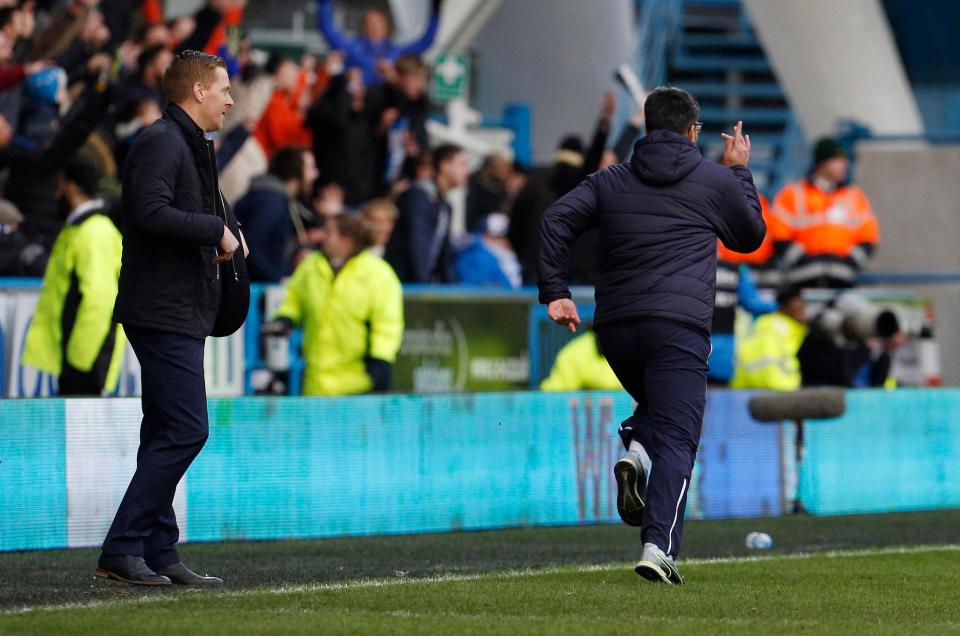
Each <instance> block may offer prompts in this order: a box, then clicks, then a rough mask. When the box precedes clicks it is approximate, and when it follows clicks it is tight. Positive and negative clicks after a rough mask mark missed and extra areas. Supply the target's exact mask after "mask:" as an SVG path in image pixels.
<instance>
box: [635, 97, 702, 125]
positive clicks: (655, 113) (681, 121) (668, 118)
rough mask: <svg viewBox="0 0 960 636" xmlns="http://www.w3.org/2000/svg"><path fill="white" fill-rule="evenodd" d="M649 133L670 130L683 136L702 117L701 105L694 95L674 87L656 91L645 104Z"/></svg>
mask: <svg viewBox="0 0 960 636" xmlns="http://www.w3.org/2000/svg"><path fill="white" fill-rule="evenodd" d="M643 113H644V116H645V118H646V123H647V132H653V131H654V130H670V131H672V132H675V133H679V134H681V135H683V134H685V133H686V132H687V129H688V128H690V126H692V125H693V124H695V123H697V118H699V117H700V104H698V103H697V100H696V99H694V98H693V95H691V94H690V93H688V92H687V91H685V90H683V89H682V88H675V87H673V86H660V87H658V88H657V89H655V90H654V91H653V92H652V93H650V95H649V96H647V101H646V102H645V103H644V104H643Z"/></svg>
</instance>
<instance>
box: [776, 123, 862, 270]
mask: <svg viewBox="0 0 960 636" xmlns="http://www.w3.org/2000/svg"><path fill="white" fill-rule="evenodd" d="M849 170H850V161H849V160H848V159H847V152H846V150H845V149H844V148H843V146H841V145H840V144H839V143H837V141H836V140H835V139H830V138H826V137H825V138H823V139H821V140H820V141H818V142H817V144H816V146H815V147H814V151H813V168H812V170H811V171H810V174H809V175H808V176H807V177H806V178H803V179H800V180H799V181H796V182H794V183H790V184H788V185H786V186H784V188H783V189H782V190H780V192H779V193H778V194H777V196H776V198H775V199H774V202H773V215H772V216H773V219H774V220H775V222H774V223H773V224H772V225H771V227H770V234H771V235H772V237H773V240H774V246H775V248H776V250H777V253H778V255H779V256H780V258H781V259H782V261H783V263H784V265H785V266H786V267H787V268H788V271H787V281H788V282H789V283H790V284H791V285H796V286H801V287H831V288H844V287H851V286H853V285H854V284H856V281H857V275H858V274H859V273H860V271H861V270H862V269H863V268H864V266H866V264H867V261H868V260H869V259H870V257H871V255H872V254H873V251H874V249H875V248H876V245H877V242H878V240H879V229H878V226H877V219H876V218H875V217H874V216H873V211H872V210H871V208H870V201H868V200H867V196H866V195H865V194H864V193H863V190H861V189H860V188H858V187H857V186H855V185H852V184H850V183H849V180H848V177H849V174H848V173H849Z"/></svg>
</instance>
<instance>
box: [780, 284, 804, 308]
mask: <svg viewBox="0 0 960 636" xmlns="http://www.w3.org/2000/svg"><path fill="white" fill-rule="evenodd" d="M795 298H801V299H802V298H803V294H802V292H801V290H800V288H799V287H793V286H792V285H791V286H788V287H784V288H782V289H780V290H779V291H777V306H778V307H781V308H783V307H785V306H786V305H787V303H789V302H790V301H791V300H794V299H795Z"/></svg>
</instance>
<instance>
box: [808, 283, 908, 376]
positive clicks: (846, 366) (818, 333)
mask: <svg viewBox="0 0 960 636" xmlns="http://www.w3.org/2000/svg"><path fill="white" fill-rule="evenodd" d="M809 325H810V328H809V331H808V332H807V334H806V337H805V338H804V339H803V344H802V345H800V348H799V351H798V352H797V357H798V358H799V360H800V373H801V375H802V376H803V386H846V387H851V388H852V387H860V388H865V387H887V388H894V387H895V386H896V379H895V378H894V377H893V376H891V375H890V370H891V368H892V364H893V352H894V351H895V350H896V349H897V348H899V347H901V346H902V345H903V344H904V343H905V342H906V334H904V333H903V332H902V331H901V330H900V321H899V320H898V319H897V317H896V314H895V313H894V312H892V311H890V310H883V309H880V308H877V307H876V306H875V305H874V304H873V303H872V302H870V301H869V300H867V299H866V298H864V297H863V296H860V295H859V294H857V293H855V292H842V293H840V294H839V295H838V296H836V297H835V298H833V299H832V300H831V301H830V302H829V303H827V305H826V306H825V307H823V308H822V309H821V310H820V311H819V312H818V313H817V314H816V315H815V316H813V318H812V319H811V320H810V322H809Z"/></svg>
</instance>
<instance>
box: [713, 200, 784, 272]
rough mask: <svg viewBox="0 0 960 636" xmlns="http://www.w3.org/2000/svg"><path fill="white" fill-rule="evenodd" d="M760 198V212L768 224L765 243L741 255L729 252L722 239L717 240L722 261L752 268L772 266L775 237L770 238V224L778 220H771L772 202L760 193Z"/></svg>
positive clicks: (718, 254) (764, 238)
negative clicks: (742, 264) (743, 264)
mask: <svg viewBox="0 0 960 636" xmlns="http://www.w3.org/2000/svg"><path fill="white" fill-rule="evenodd" d="M758 196H759V197H760V211H761V213H762V214H763V222H764V223H766V224H767V235H766V236H764V237H763V243H761V244H760V247H758V248H757V249H756V250H754V251H753V252H750V253H749V254H739V253H737V252H734V251H732V250H728V249H727V248H726V247H725V246H724V244H723V243H722V242H721V241H720V239H717V258H719V259H720V260H722V261H726V262H727V263H732V264H734V265H739V264H740V263H746V264H747V265H752V266H761V265H769V264H772V263H771V261H772V260H773V237H771V236H770V223H771V222H776V220H775V219H774V220H771V213H770V200H769V199H767V197H765V196H763V195H762V194H759V193H758Z"/></svg>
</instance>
